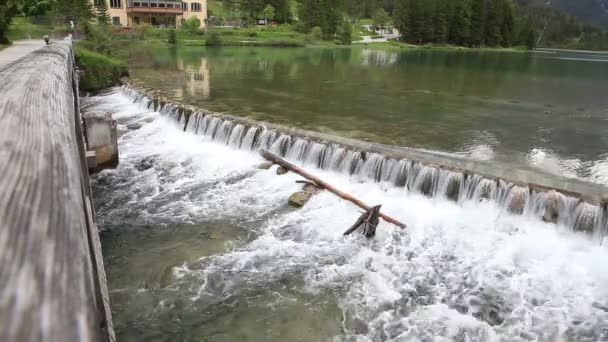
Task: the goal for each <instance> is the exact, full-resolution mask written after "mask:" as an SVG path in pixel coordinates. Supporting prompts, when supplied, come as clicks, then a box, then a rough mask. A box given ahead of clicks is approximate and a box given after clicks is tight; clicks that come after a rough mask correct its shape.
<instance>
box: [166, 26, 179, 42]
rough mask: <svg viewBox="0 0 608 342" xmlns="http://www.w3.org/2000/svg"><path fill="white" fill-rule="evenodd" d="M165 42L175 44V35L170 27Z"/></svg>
mask: <svg viewBox="0 0 608 342" xmlns="http://www.w3.org/2000/svg"><path fill="white" fill-rule="evenodd" d="M167 43H169V44H171V45H176V44H177V35H176V34H175V29H170V30H169V32H168V33H167Z"/></svg>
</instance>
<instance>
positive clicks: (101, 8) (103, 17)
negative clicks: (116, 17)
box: [95, 0, 110, 25]
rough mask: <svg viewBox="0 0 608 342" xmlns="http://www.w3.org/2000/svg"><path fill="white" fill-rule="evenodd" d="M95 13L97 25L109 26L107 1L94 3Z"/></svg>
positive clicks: (102, 0) (101, 0)
mask: <svg viewBox="0 0 608 342" xmlns="http://www.w3.org/2000/svg"><path fill="white" fill-rule="evenodd" d="M95 12H96V13H95V17H96V19H97V22H98V23H99V24H101V25H109V24H110V11H109V10H108V0H97V1H96V2H95Z"/></svg>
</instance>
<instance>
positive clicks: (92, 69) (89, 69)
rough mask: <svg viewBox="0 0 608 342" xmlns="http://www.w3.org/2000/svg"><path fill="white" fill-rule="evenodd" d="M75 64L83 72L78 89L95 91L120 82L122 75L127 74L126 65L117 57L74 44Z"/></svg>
mask: <svg viewBox="0 0 608 342" xmlns="http://www.w3.org/2000/svg"><path fill="white" fill-rule="evenodd" d="M75 57H76V64H77V65H78V68H79V69H80V70H81V71H82V72H83V73H82V77H81V79H80V89H82V90H86V91H97V90H101V89H104V88H107V87H111V86H113V85H117V84H118V83H119V82H120V78H121V77H122V76H126V75H127V74H128V71H127V67H126V66H125V65H124V64H123V63H122V62H120V61H118V60H117V59H114V58H112V57H108V56H104V55H102V54H100V53H97V52H94V51H91V50H88V49H86V48H85V47H83V46H81V45H80V43H78V44H76V52H75Z"/></svg>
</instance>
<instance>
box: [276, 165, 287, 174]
mask: <svg viewBox="0 0 608 342" xmlns="http://www.w3.org/2000/svg"><path fill="white" fill-rule="evenodd" d="M287 172H288V171H287V169H286V168H284V167H282V166H279V168H278V169H277V175H284V174H286V173H287Z"/></svg>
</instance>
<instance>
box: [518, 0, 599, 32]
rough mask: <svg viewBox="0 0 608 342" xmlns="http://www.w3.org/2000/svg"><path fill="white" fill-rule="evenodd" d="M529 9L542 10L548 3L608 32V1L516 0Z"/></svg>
mask: <svg viewBox="0 0 608 342" xmlns="http://www.w3.org/2000/svg"><path fill="white" fill-rule="evenodd" d="M515 2H516V3H518V4H519V5H521V6H523V7H525V8H526V7H527V8H530V7H532V8H537V9H538V8H542V7H545V6H546V5H547V3H548V4H549V5H550V6H551V7H552V8H554V9H557V10H560V11H563V12H565V13H567V14H570V15H572V16H574V17H576V18H577V19H579V20H580V21H583V22H587V23H591V24H594V25H597V26H599V27H601V28H603V29H606V30H608V0H550V1H548V0H515Z"/></svg>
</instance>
